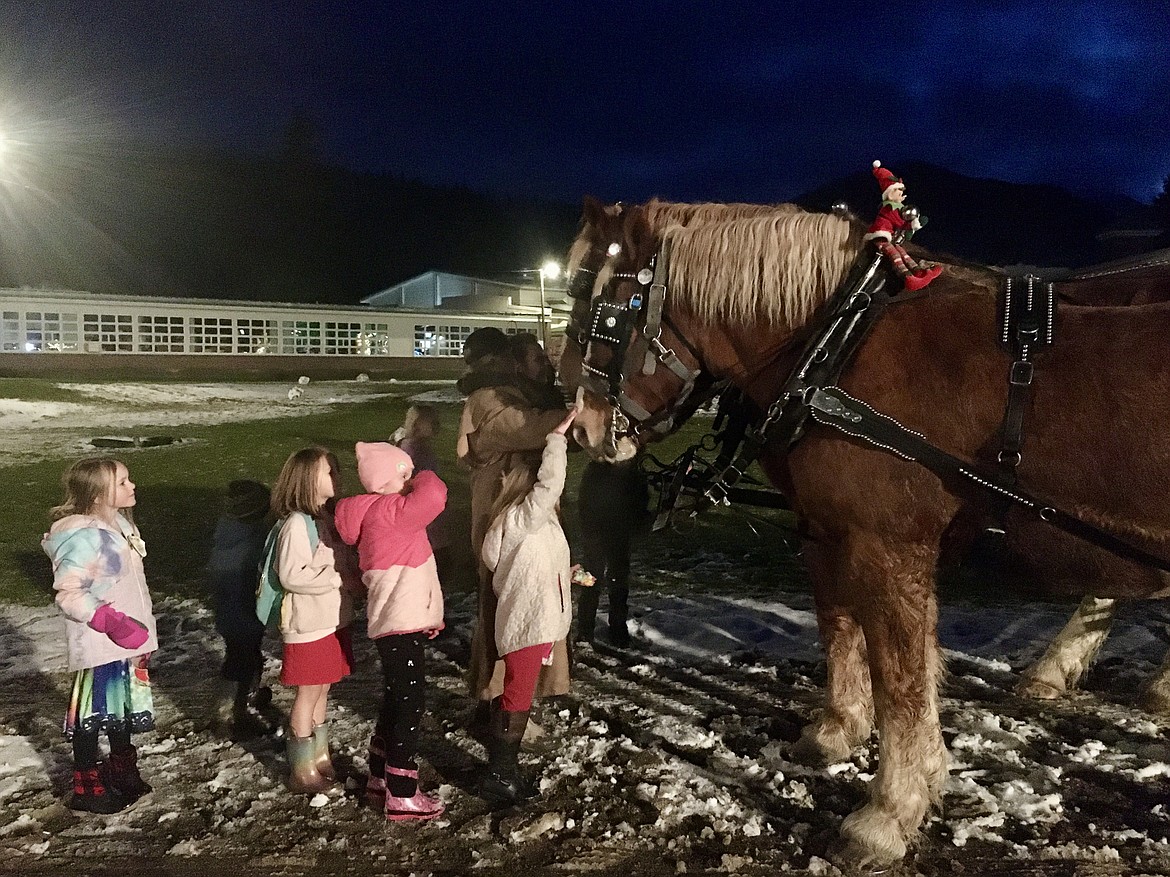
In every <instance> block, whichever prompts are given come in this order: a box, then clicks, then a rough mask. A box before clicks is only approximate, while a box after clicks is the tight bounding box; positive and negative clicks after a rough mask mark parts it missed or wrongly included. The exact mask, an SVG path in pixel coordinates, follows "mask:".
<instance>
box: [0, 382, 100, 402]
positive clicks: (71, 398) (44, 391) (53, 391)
mask: <svg viewBox="0 0 1170 877" xmlns="http://www.w3.org/2000/svg"><path fill="white" fill-rule="evenodd" d="M0 399H20V400H21V401H23V402H84V401H86V399H85V397H84V396H83V395H81V394H80V393H77V392H75V391H74V390H69V389H65V388H63V387H59V386H57V384H56V383H55V382H53V381H42V380H38V379H36V378H0Z"/></svg>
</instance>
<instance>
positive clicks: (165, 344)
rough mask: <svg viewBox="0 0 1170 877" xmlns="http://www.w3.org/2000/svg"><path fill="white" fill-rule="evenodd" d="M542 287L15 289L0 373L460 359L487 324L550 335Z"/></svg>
mask: <svg viewBox="0 0 1170 877" xmlns="http://www.w3.org/2000/svg"><path fill="white" fill-rule="evenodd" d="M534 294H535V301H532V302H531V303H530V301H529V300H530V299H532V297H533V293H532V291H531V289H529V288H526V287H523V286H518V285H512V284H497V283H492V282H491V281H481V280H475V279H473V278H465V277H459V276H458V275H453V274H443V273H441V272H433V271H432V272H427V273H426V274H423V275H420V277H417V278H414V280H411V281H407V282H406V283H404V284H399V285H398V286H396V287H392V288H391V289H388V290H385V291H383V292H380V293H375V294H374V295H372V296H369V297H368V298H366V299H365V300H364V302H363V304H362V305H361V306H356V307H338V306H328V305H307V304H285V303H277V302H254V301H225V300H217V299H189V298H159V297H151V296H117V295H97V294H93V293H88V292H77V291H73V290H45V289H28V288H23V289H4V290H0V370H2V369H3V366H4V365H5V364H7V365H12V362H13V361H12V359H11V357H13V356H18V357H23V356H25V355H29V354H52V355H60V356H66V357H71V358H99V357H100V358H109V357H140V358H146V357H150V358H155V357H163V358H167V359H177V358H180V357H189V358H193V359H197V360H199V361H201V362H202V363H203V364H204V365H206V364H207V359H208V358H215V357H231V358H232V359H233V360H234V363H235V366H236V367H239V366H240V365H241V359H243V360H253V361H255V360H257V359H264V360H265V361H270V360H273V361H274V360H276V359H288V358H296V359H303V358H317V359H339V360H341V359H344V360H350V361H352V360H355V359H365V360H367V361H369V360H373V359H379V358H385V359H393V358H399V359H401V358H410V359H412V360H417V359H420V358H426V359H446V360H452V359H457V358H458V357H460V356H461V355H462V352H463V341H464V339H466V338H467V336H468V335H470V334H471V333H472V332H473V331H474V330H475V329H478V328H480V327H481V326H497V327H499V328H500V329H502V330H503V331H504V332H506V333H509V334H511V333H516V332H531V333H533V334H536V335H539V333H540V325H541V319H540V305H539V290H536V291H535V293H534ZM392 302H393V304H392ZM545 322H546V324H547V326H548V331H549V333H550V335H551V334H553V333H557V334H560V333H563V331H564V325H565V320H564V318H563V316H559V315H558V316H557V317H556V318H555V319H554V318H553V317H552V314H551V308H550V310H549V311H546V319H545ZM420 365H421V363H420ZM245 367H250V366H245ZM363 368H365V367H364V366H363ZM10 370H11V369H10ZM253 370H255V369H253ZM17 371H20V372H24V371H26V370H25V369H23V368H19V369H17Z"/></svg>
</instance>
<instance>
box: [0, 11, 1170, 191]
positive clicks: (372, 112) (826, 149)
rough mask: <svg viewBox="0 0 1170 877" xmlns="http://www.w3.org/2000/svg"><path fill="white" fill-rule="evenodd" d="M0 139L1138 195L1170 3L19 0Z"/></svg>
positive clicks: (8, 25)
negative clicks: (287, 130) (956, 176)
mask: <svg viewBox="0 0 1170 877" xmlns="http://www.w3.org/2000/svg"><path fill="white" fill-rule="evenodd" d="M5 5H6V7H7V8H6V10H5V12H4V18H3V25H2V27H3V31H4V36H3V41H2V42H0V127H3V128H4V129H6V130H8V131H10V136H11V137H13V138H14V139H16V138H23V140H24V141H25V142H26V143H28V144H29V145H30V148H31V146H32V145H35V142H36V141H37V138H43V139H57V140H60V141H67V140H70V139H76V140H78V141H86V140H92V141H94V142H98V141H101V142H106V143H109V142H117V140H118V139H119V138H122V137H126V136H134V137H144V138H147V139H157V140H161V141H167V142H175V141H178V142H196V143H208V144H222V145H226V146H231V147H242V148H246V149H250V150H254V151H266V152H270V153H273V152H275V151H276V149H277V148H278V145H279V143H280V140H281V132H282V130H283V128H284V126H285V124H286V122H287V121H288V120H289V118H290V117H291V116H292V115H293V114H294V113H297V112H305V113H308V114H309V115H310V116H312V117H313V118H314V119H315V120H316V121H317V122H318V123H319V124H320V126H321V129H322V134H323V147H324V151H325V155H326V157H327V158H328V159H330V160H331V161H334V162H336V163H339V164H342V165H345V166H348V167H351V168H354V169H358V170H368V171H375V172H387V173H393V174H397V175H400V176H405V177H409V178H415V179H421V180H424V181H427V182H433V183H441V184H459V185H465V186H468V187H471V188H474V189H478V190H483V191H488V192H492V193H501V194H508V195H516V196H524V197H537V198H555V199H560V200H565V201H577V200H578V199H579V198H580V197H581V195H583V194H585V193H589V194H593V195H596V196H598V197H601V198H603V199H607V200H616V199H624V200H631V201H638V200H643V199H645V198H647V197H649V196H651V195H659V196H663V197H667V198H672V199H679V200H699V199H712V200H747V201H777V200H784V199H787V198H790V197H793V196H795V195H797V194H799V193H801V192H804V191H806V190H808V189H811V188H813V187H815V186H817V185H819V184H821V183H824V182H826V181H828V180H830V179H832V178H835V177H838V176H841V175H844V174H848V173H851V172H855V171H857V170H859V169H861V168H866V167H868V166H869V163H870V161H871V160H872V159H874V158H880V159H882V160H883V162H884V163H885V164H887V165H890V166H892V167H893V169H894V170H895V171H897V167H898V163H899V162H900V161H905V160H908V159H911V158H916V159H922V160H925V161H929V162H932V163H934V164H939V165H943V166H945V167H948V168H950V169H951V170H954V171H957V172H959V173H963V174H967V175H971V176H977V177H994V178H998V179H1005V180H1011V181H1018V182H1045V183H1055V184H1058V185H1062V186H1064V187H1066V188H1068V189H1070V190H1072V191H1075V192H1078V193H1081V194H1104V193H1125V194H1128V195H1131V196H1133V197H1134V198H1137V199H1139V200H1141V201H1147V202H1148V201H1149V200H1151V199H1152V198H1153V197H1154V195H1156V194H1157V193H1158V192H1159V191H1160V190H1161V187H1162V182H1163V180H1164V179H1165V178H1166V177H1167V175H1168V174H1170V134H1168V133H1167V132H1168V131H1170V51H1168V49H1167V46H1168V42H1170V11H1168V7H1170V4H1166V3H1164V2H1160V0H1144V2H1134V0H1113V2H1108V3H1104V2H1100V0H1096V2H1083V0H1062V2H1059V3H1058V2H1053V0H1048V2H979V3H972V2H956V0H936V2H930V3H900V4H891V5H889V6H885V7H883V6H881V5H876V4H874V5H863V4H858V3H850V4H847V5H846V4H832V3H825V4H819V5H820V6H822V7H824V8H820V9H818V8H817V7H818V4H815V3H808V2H801V3H781V2H761V3H733V2H718V0H711V2H692V3H687V2H677V0H676V2H673V3H665V2H663V3H658V2H641V0H625V2H614V3H587V2H563V3H560V2H555V0H554V2H549V3H541V2H532V0H529V2H525V3H510V2H497V3H470V2H462V3H444V2H414V3H410V4H406V3H397V2H380V3H378V2H369V3H347V2H344V0H334V2H250V0H237V2H233V3H221V2H205V3H194V2H183V0H171V2H118V0H100V2H95V0H56V2H43V0H23V2H21V0H8V2H7V3H6V4H5Z"/></svg>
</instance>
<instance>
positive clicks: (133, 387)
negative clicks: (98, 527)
mask: <svg viewBox="0 0 1170 877" xmlns="http://www.w3.org/2000/svg"><path fill="white" fill-rule="evenodd" d="M420 383H425V384H427V385H434V384H435V383H437V382H435V381H426V382H422V381H384V382H383V381H312V382H308V383H306V384H298V383H295V382H291V381H290V382H289V383H287V384H279V383H272V384H264V383H256V384H212V383H209V384H181V383H173V384H171V383H168V384H152V383H103V384H83V383H66V384H58V385H57V386H58V387H59V388H61V389H63V390H68V391H71V392H73V393H76V394H78V395H79V396H81V397H82V399H83V401H78V402H61V401H43V402H30V401H27V400H21V399H3V398H0V458H3V459H5V460H6V461H8V462H13V463H14V462H30V461H34V460H40V459H49V458H53V457H60V456H62V455H64V454H70V453H76V452H77V451H88V450H91V449H92V447H93V446H92V445H90V444H89V443H88V439H90V438H93V437H98V436H103V435H109V434H112V433H116V434H117V435H118V436H119V437H121V436H126V435H127V433H129V437H133V436H134V435H136V434H137V433H135V432H133V431H134V430H138V429H145V430H151V431H157V430H159V429H174V428H177V427H183V426H191V425H208V426H210V425H214V424H217V423H229V422H232V421H239V420H264V419H271V418H278V417H300V416H303V415H306V414H318V413H321V412H323V411H326V410H328V409H329V408H331V407H333V406H335V405H343V404H346V403H349V402H364V401H367V400H369V399H375V398H378V397H383V396H405V395H412V394H414V393H417V392H418V387H417V386H416V385H417V384H420ZM290 393H291V394H292V396H293V398H290ZM298 393H299V395H297V394H298ZM428 395H433V396H435V397H436V398H440V399H442V400H443V401H457V399H458V396H457V394H456V393H455V391H454V388H453V387H451V388H443V389H439V390H435V391H432V393H430V394H428Z"/></svg>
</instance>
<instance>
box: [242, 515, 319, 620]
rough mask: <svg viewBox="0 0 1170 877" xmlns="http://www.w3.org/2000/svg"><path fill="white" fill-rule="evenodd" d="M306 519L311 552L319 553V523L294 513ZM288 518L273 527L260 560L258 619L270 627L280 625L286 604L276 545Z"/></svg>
mask: <svg viewBox="0 0 1170 877" xmlns="http://www.w3.org/2000/svg"><path fill="white" fill-rule="evenodd" d="M293 514H294V515H300V516H301V517H302V518H304V519H305V528H306V529H307V530H308V531H309V550H310V551H312V552H316V551H317V544H318V543H319V542H320V537H319V536H318V535H317V522H316V521H314V520H313V518H312V517H311V516H310V515H306V514H305V513H304V512H293ZM286 520H287V518H282V519H281V520H279V521H277V522H276V523H275V524H273V525H272V529H271V530H269V531H268V537H267V538H266V539H265V540H264V555H263V556H262V557H261V559H260V567H259V573H260V584H259V585H258V586H257V587H256V617H257V618H259V619H260V621H261V623H262V624H263V625H264V626H265V627H268V626H270V625H278V624H280V606H281V603H283V602H284V588H283V587H281V584H280V576H279V575H278V574H277V572H276V543H277V540H278V539H279V537H280V528H281V527H283V526H284V522H285V521H286Z"/></svg>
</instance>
